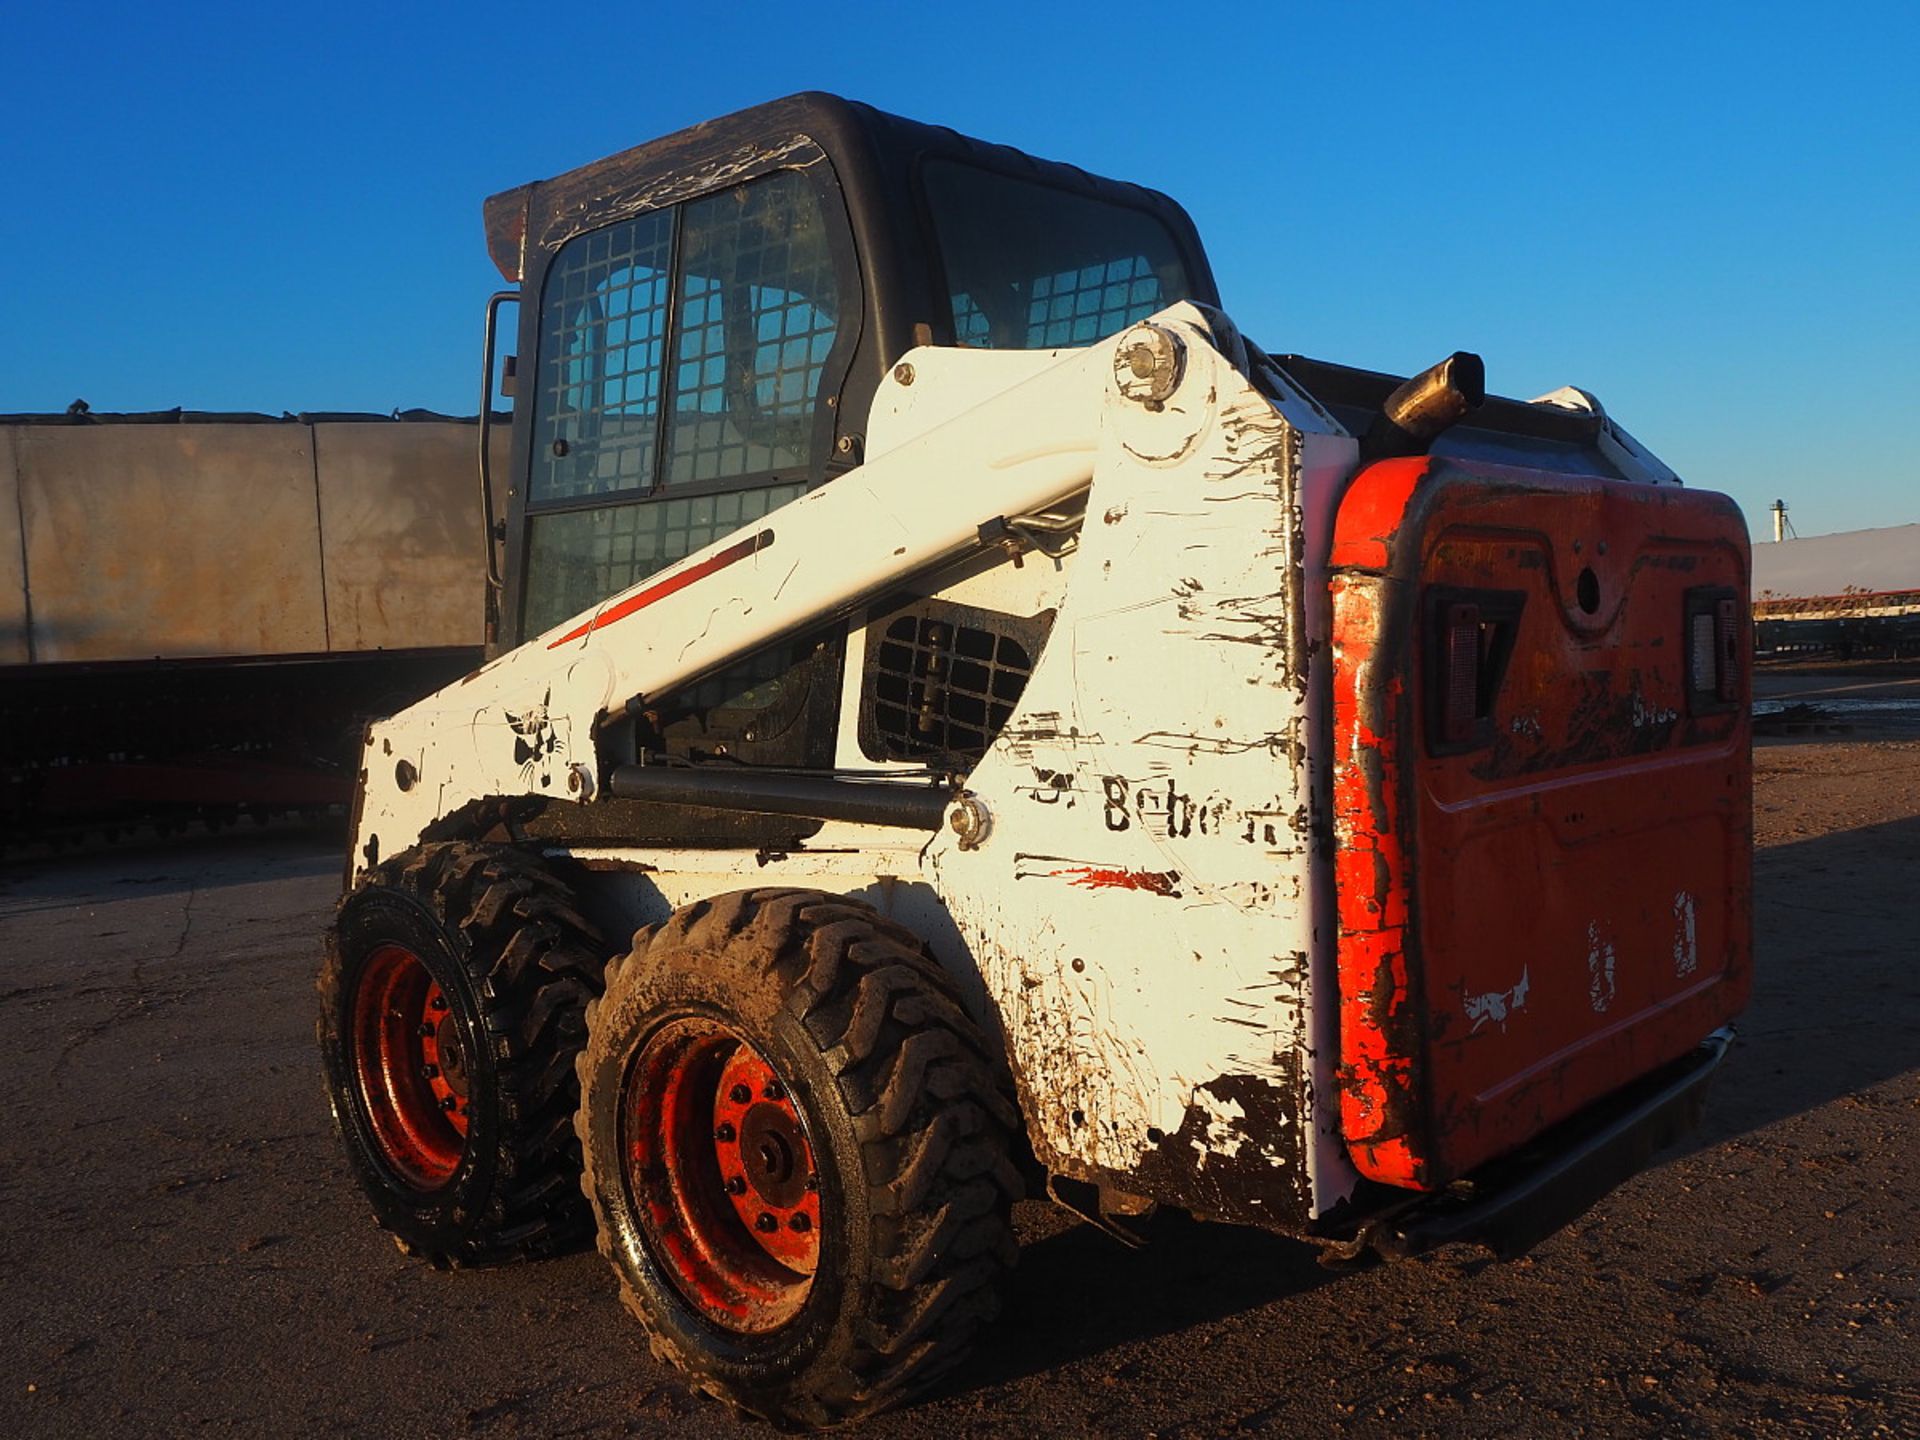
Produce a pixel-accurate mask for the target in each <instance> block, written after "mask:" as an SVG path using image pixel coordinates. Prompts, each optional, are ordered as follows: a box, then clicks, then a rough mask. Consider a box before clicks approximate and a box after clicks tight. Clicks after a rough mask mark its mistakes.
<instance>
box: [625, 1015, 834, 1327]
mask: <svg viewBox="0 0 1920 1440" xmlns="http://www.w3.org/2000/svg"><path fill="white" fill-rule="evenodd" d="M620 1128H621V1136H620V1145H621V1152H622V1153H623V1154H624V1155H625V1157H626V1177H625V1178H626V1183H627V1194H628V1197H629V1199H630V1200H631V1201H632V1204H633V1209H634V1212H635V1214H636V1215H637V1216H638V1217H639V1221H640V1226H641V1229H642V1231H643V1232H644V1234H645V1237H646V1241H647V1247H648V1249H649V1251H650V1252H651V1253H652V1255H653V1257H654V1259H655V1261H656V1263H658V1264H659V1265H660V1267H661V1268H662V1269H663V1270H664V1271H665V1272H666V1273H667V1275H668V1277H669V1279H670V1280H671V1281H672V1283H673V1286H674V1288H675V1289H676V1290H678V1291H679V1293H680V1295H681V1297H682V1298H683V1299H685V1300H686V1301H687V1303H688V1304H690V1305H692V1306H693V1307H694V1308H695V1309H696V1310H698V1311H699V1312H700V1313H701V1315H703V1316H704V1317H705V1318H706V1319H707V1320H709V1321H711V1322H712V1323H713V1324H715V1325H717V1326H719V1327H721V1328H723V1329H726V1330H730V1331H733V1332H735V1333H737V1334H742V1335H758V1334H765V1333H767V1332H768V1331H771V1330H776V1329H778V1328H779V1327H780V1326H782V1325H784V1324H786V1323H787V1322H788V1321H789V1320H791V1319H792V1318H793V1317H794V1316H795V1315H797V1314H798V1313H799V1311H800V1307H801V1306H802V1305H803V1304H805V1303H806V1298H807V1295H808V1292H809V1291H810V1290H811V1289H812V1287H813V1275H814V1271H815V1270H816V1269H818V1268H819V1264H820V1179H819V1172H818V1169H817V1168H816V1165H815V1161H814V1150H813V1144H812V1141H811V1140H810V1139H809V1138H808V1136H807V1128H806V1121H805V1120H804V1118H802V1116H801V1114H800V1111H799V1109H798V1107H797V1106H795V1104H794V1103H793V1099H792V1097H791V1095H789V1093H788V1091H787V1087H786V1085H785V1083H784V1082H783V1081H782V1080H781V1078H780V1076H779V1075H778V1074H776V1073H775V1071H774V1069H773V1067H772V1066H771V1065H769V1064H768V1063H767V1061H766V1058H765V1057H764V1056H762V1055H761V1054H760V1052H759V1051H758V1050H756V1049H755V1048H754V1047H753V1046H752V1045H751V1044H750V1043H749V1042H748V1041H747V1040H745V1039H744V1038H743V1037H741V1036H740V1035H739V1034H738V1033H737V1032H735V1031H733V1030H731V1029H729V1028H728V1027H727V1026H725V1025H722V1024H720V1023H719V1022H718V1021H714V1020H707V1019H696V1018H689V1019H684V1020H675V1021H672V1022H670V1023H669V1024H667V1025H665V1026H663V1027H661V1028H660V1029H659V1030H656V1031H655V1032H654V1033H653V1035H652V1036H651V1037H649V1039H648V1040H647V1042H646V1044H645V1045H644V1046H643V1047H642V1048H641V1050H640V1052H639V1054H638V1055H636V1056H635V1057H634V1060H633V1063H632V1064H631V1065H630V1066H629V1067H628V1069H627V1076H626V1081H625V1085H624V1087H623V1089H622V1091H621V1096H620Z"/></svg>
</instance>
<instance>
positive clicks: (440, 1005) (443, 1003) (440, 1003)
mask: <svg viewBox="0 0 1920 1440" xmlns="http://www.w3.org/2000/svg"><path fill="white" fill-rule="evenodd" d="M433 1008H434V1009H435V1010H444V1009H446V1008H447V997H446V996H444V995H436V996H434V997H433Z"/></svg>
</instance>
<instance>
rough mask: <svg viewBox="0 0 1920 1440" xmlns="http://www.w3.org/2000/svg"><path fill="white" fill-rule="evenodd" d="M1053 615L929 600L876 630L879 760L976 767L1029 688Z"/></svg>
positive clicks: (871, 706)
mask: <svg viewBox="0 0 1920 1440" xmlns="http://www.w3.org/2000/svg"><path fill="white" fill-rule="evenodd" d="M1052 624H1053V612H1052V611H1051V610H1047V611H1043V612H1041V613H1040V614H1039V615H1035V616H1031V617H1024V616H1018V615H1005V614H1001V613H1000V612H998V611H994V610H981V609H977V608H974V607H972V606H966V605H952V604H946V603H943V602H940V601H923V602H920V603H919V604H916V605H913V606H911V607H909V608H906V609H901V610H895V611H893V612H891V613H888V614H886V615H883V616H881V617H880V618H879V619H876V620H875V621H874V622H873V623H872V624H871V625H870V626H869V627H868V629H867V662H866V678H865V684H864V686H863V687H862V704H861V707H860V745H861V749H862V750H863V751H865V752H866V754H867V755H868V757H869V758H871V759H875V760H927V761H934V762H950V763H956V764H959V765H963V766H965V767H967V768H971V767H972V766H973V765H975V764H977V763H979V761H980V760H981V758H982V757H983V756H985V754H986V753H987V747H988V746H989V745H991V744H992V743H993V740H994V737H995V736H996V735H998V734H999V733H1000V731H1001V729H1002V728H1003V727H1004V726H1005V725H1006V723H1007V720H1008V718H1009V717H1010V716H1011V715H1012V714H1013V708H1014V706H1015V705H1016V704H1017V703H1018V702H1019V699H1020V696H1021V694H1022V692H1023V691H1025V689H1026V688H1027V678H1028V677H1029V676H1030V675H1031V674H1032V672H1033V662H1034V658H1035V656H1037V655H1038V653H1039V650H1040V647H1041V645H1042V644H1043V643H1044V642H1045V640H1046V636H1047V632H1048V630H1049V629H1050V628H1051V627H1052Z"/></svg>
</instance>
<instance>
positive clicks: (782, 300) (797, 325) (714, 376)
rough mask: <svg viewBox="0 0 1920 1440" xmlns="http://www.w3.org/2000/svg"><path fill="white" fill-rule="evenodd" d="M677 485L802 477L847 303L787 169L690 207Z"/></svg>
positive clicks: (816, 223)
mask: <svg viewBox="0 0 1920 1440" xmlns="http://www.w3.org/2000/svg"><path fill="white" fill-rule="evenodd" d="M682 245H683V247H684V255H685V258H684V261H683V263H682V265H681V280H680V316H679V321H678V323H677V324H676V326H675V327H674V329H675V334H674V347H673V353H674V376H673V414H672V423H671V426H670V430H669V435H668V441H667V465H666V480H667V483H668V484H669V485H675V484H685V483H688V482H691V481H700V480H721V479H725V478H727V477H729V476H733V475H751V474H758V473H763V472H766V471H770V470H771V471H780V470H798V469H802V468H804V467H805V466H806V465H807V464H808V462H809V460H810V459H811V458H812V441H813V421H814V402H815V400H816V399H817V397H818V395H819V391H820V375H821V372H822V370H823V369H824V368H825V366H826V362H827V356H828V354H829V353H830V352H831V351H832V349H833V341H834V335H835V328H836V320H837V316H838V312H839V297H838V295H837V294H836V287H835V283H834V273H833V255H832V252H831V251H830V249H829V247H828V243H827V227H826V220H825V217H824V216H823V215H822V213H821V210H820V202H819V199H818V197H817V196H816V195H815V193H814V190H813V188H812V186H811V185H810V184H809V183H808V182H807V180H806V178H805V177H804V176H801V175H798V174H795V173H794V172H792V171H784V172H782V173H780V174H777V175H771V176H768V177H767V178H766V179H764V180H758V181H755V182H754V183H752V184H750V185H744V186H741V187H740V188H738V189H735V190H729V191H725V192H723V193H721V194H719V195H710V196H708V197H707V198H705V199H703V200H697V201H694V202H693V203H691V204H689V205H688V206H687V213H686V221H685V225H684V230H683V239H682Z"/></svg>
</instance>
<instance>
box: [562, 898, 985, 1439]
mask: <svg viewBox="0 0 1920 1440" xmlns="http://www.w3.org/2000/svg"><path fill="white" fill-rule="evenodd" d="M608 977H609V978H608V987H609V988H608V992H607V995H606V997H605V998H604V999H603V1000H601V1001H599V1002H597V1003H596V1005H595V1006H594V1008H593V1010H592V1011H591V1012H590V1014H591V1030H592V1035H591V1039H590V1040H589V1042H588V1046H587V1049H586V1051H585V1052H584V1053H583V1055H582V1056H581V1060H580V1071H581V1079H582V1103H581V1110H580V1116H579V1126H580V1134H581V1139H582V1142H583V1147H584V1151H585V1160H586V1174H585V1178H584V1181H583V1185H584V1188H585V1190H586V1193H587V1195H588V1197H589V1198H590V1200H591V1201H592V1204H593V1207H594V1211H595V1214H596V1217H597V1219H598V1221H599V1226H600V1245H601V1249H602V1251H603V1252H605V1253H606V1255H607V1257H608V1259H609V1260H610V1261H611V1262H612V1264H613V1267H614V1270H615V1272H616V1273H617V1274H618V1276H619V1278H620V1282H621V1290H622V1294H623V1297H624V1299H625V1300H626V1303H627V1305H628V1306H629V1308H630V1309H632V1310H633V1311H634V1312H635V1314H637V1315H638V1316H639V1318H640V1319H641V1320H642V1322H643V1323H645V1325H646V1326H647V1329H648V1331H649V1332H650V1334H651V1336H652V1340H653V1348H654V1353H655V1354H656V1355H657V1356H659V1357H660V1358H661V1359H663V1360H666V1361H667V1362H669V1363H671V1364H673V1365H675V1366H677V1367H679V1368H680V1369H681V1370H683V1371H685V1372H686V1373H687V1374H688V1375H689V1376H690V1377H692V1379H693V1380H694V1381H695V1383H696V1384H698V1385H699V1386H700V1387H701V1388H702V1389H705V1390H707V1391H709V1392H710V1393H712V1394H714V1395H717V1396H719V1397H720V1398H722V1399H724V1400H726V1401H727V1402H729V1403H730V1404H732V1405H734V1406H736V1407H737V1408H740V1409H743V1410H747V1411H749V1412H751V1413H753V1414H756V1415H760V1416H763V1417H765V1418H767V1419H770V1420H774V1421H776V1422H779V1423H782V1424H789V1425H792V1424H798V1425H811V1426H820V1425H828V1424H833V1423H837V1422H839V1421H843V1420H848V1419H852V1418H855V1417H857V1416H860V1415H865V1414H869V1413H871V1412H873V1411H875V1410H878V1409H881V1408H883V1407H884V1406H886V1405H889V1404H892V1403H894V1402H896V1401H898V1400H900V1399H902V1398H904V1397H906V1396H908V1395H910V1394H912V1393H914V1392H915V1391H917V1390H920V1389H922V1388H924V1387H925V1386H926V1385H927V1384H929V1383H931V1381H933V1380H934V1379H935V1378H937V1377H938V1376H939V1375H940V1374H942V1373H944V1372H945V1371H946V1370H947V1369H949V1368H950V1367H951V1366H952V1365H953V1364H954V1363H955V1362H956V1361H957V1360H958V1359H959V1358H960V1356H961V1355H962V1353H963V1352H964V1350H965V1348H966V1346H967V1344H968V1342H969V1341H970V1340H971V1338H972V1336H973V1334H974V1332H975V1330H976V1329H977V1328H978V1327H979V1325H980V1324H981V1323H982V1322H983V1321H984V1320H986V1319H987V1318H989V1317H990V1316H991V1315H992V1314H993V1313H994V1311H995V1310H996V1309H997V1307H998V1291H999V1285H1000V1281H1001V1280H1002V1278H1003V1276H1004V1274H1005V1272H1006V1270H1007V1268H1008V1267H1009V1266H1010V1265H1011V1264H1012V1262H1013V1259H1014V1255H1015V1246H1014V1241H1013V1234H1012V1229H1011V1225H1010V1222H1009V1210H1010V1206H1011V1203H1012V1201H1013V1199H1014V1197H1015V1195H1016V1194H1017V1193H1018V1192H1019V1190H1020V1188H1021V1182H1020V1178H1019V1175H1018V1172H1017V1171H1016V1170H1015V1169H1014V1167H1013V1165H1012V1164H1011V1163H1010V1162H1009V1160H1008V1150H1009V1146H1010V1143H1011V1135H1012V1132H1013V1130H1014V1127H1015V1126H1016V1124H1017V1116H1016V1114H1015V1112H1014V1110H1013V1107H1012V1105H1011V1103H1010V1102H1009V1101H1008V1100H1007V1098H1006V1097H1005V1095H1004V1094H1003V1093H1002V1092H1001V1090H1000V1089H999V1087H998V1086H997V1085H996V1083H995V1081H994V1077H993V1071H992V1068H991V1066H990V1064H989V1063H988V1061H987V1058H986V1051H985V1047H984V1045H983V1043H982V1041H981V1039H980V1036H979V1034H978V1032H977V1030H976V1029H975V1027H974V1025H973V1024H972V1022H971V1021H970V1020H969V1019H968V1017H967V1016H966V1014H965V1012H964V1011H963V1010H962V1009H961V1008H960V1005H959V1003H958V1001H957V999H956V998H955V996H954V993H953V990H952V987H951V984H950V983H949V981H948V980H947V978H946V976H945V974H944V973H943V972H942V971H941V970H940V969H939V967H938V966H937V965H936V964H935V963H934V962H933V961H932V960H931V959H930V958H928V956H927V955H926V953H925V951H924V949H923V948H922V947H921V945H920V943H919V941H918V940H917V939H916V938H915V937H914V936H913V935H912V934H911V933H910V932H908V931H906V930H904V929H902V928H900V927H899V926H897V925H894V924H892V923H890V922H888V921H886V920H884V919H882V918H881V917H880V916H879V915H878V914H876V913H875V912H874V911H873V910H871V909H870V908H868V907H866V906H864V905H860V904H856V903H854V902H850V901H847V900H844V899H840V898H837V897H834V896H828V895H823V894H819V893H817V892H813V891H791V890H762V891H751V892H746V893H742V894H736V895H726V896H721V897H719V898H717V899H715V900H712V901H703V902H701V903H699V904H697V905H693V906H690V907H688V908H687V909H686V910H683V911H681V912H679V913H678V914H676V915H675V916H674V917H673V918H672V919H670V920H669V921H668V922H667V923H666V924H664V925H661V926H658V927H654V928H652V929H649V930H643V931H642V932H641V933H640V934H639V935H638V936H636V937H635V948H634V951H633V953H632V954H631V955H630V956H628V957H626V958H625V959H624V960H618V961H615V962H612V963H611V964H610V965H609V967H608Z"/></svg>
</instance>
